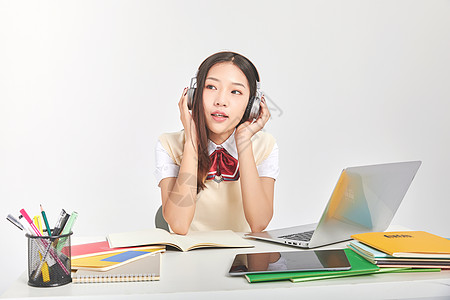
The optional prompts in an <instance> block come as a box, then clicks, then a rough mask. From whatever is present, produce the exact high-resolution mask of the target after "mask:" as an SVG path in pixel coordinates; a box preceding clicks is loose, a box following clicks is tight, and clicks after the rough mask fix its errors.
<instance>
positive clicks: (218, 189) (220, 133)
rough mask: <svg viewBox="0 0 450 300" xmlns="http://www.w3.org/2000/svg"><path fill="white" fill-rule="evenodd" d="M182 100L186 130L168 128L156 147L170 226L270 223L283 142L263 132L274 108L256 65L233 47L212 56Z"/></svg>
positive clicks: (181, 230)
mask: <svg viewBox="0 0 450 300" xmlns="http://www.w3.org/2000/svg"><path fill="white" fill-rule="evenodd" d="M178 106H179V109H180V118H181V122H182V123H183V127H184V130H183V131H180V132H176V133H168V134H163V135H162V136H160V138H159V142H158V144H157V147H156V172H155V175H156V177H157V180H158V182H159V186H160V188H161V197H162V208H163V215H164V218H165V219H166V221H167V223H168V224H169V226H170V228H171V229H172V230H173V232H175V233H178V234H186V233H187V232H188V231H189V230H223V229H231V230H234V231H241V232H248V231H252V232H258V231H262V230H264V229H265V228H266V227H267V225H268V224H269V222H270V220H271V218H272V215H273V195H274V185H275V179H276V177H277V176H278V172H279V170H278V147H277V145H276V143H275V139H274V138H273V137H272V136H271V135H270V134H268V133H265V132H262V131H261V129H262V128H263V127H264V125H265V124H266V123H267V121H268V120H269V118H270V113H269V110H268V108H267V105H266V103H265V100H264V96H261V95H260V91H259V75H258V71H257V70H256V68H255V66H254V65H253V64H252V63H251V62H250V60H248V59H247V58H245V57H244V56H242V55H240V54H237V53H234V52H219V53H216V54H213V55H211V56H210V57H208V58H207V59H206V60H205V61H203V63H202V64H201V65H200V67H199V69H198V71H197V75H196V77H195V78H193V83H192V82H191V87H190V88H189V89H188V88H185V89H184V91H183V93H182V96H181V99H180V101H179V103H178ZM190 110H191V112H190ZM255 111H256V113H255ZM249 115H250V116H249ZM252 115H253V118H252Z"/></svg>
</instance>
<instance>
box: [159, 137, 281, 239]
mask: <svg viewBox="0 0 450 300" xmlns="http://www.w3.org/2000/svg"><path fill="white" fill-rule="evenodd" d="M159 140H160V142H161V144H162V146H163V147H164V149H165V150H166V151H167V152H168V154H169V156H170V157H171V158H172V160H173V161H174V162H175V163H176V164H177V165H178V166H179V165H180V164H181V159H182V157H183V149H184V142H185V136H184V131H179V132H175V133H166V134H163V135H161V136H160V137H159ZM274 145H275V139H274V138H273V136H272V135H270V134H269V133H266V132H261V131H260V132H258V133H256V134H255V135H254V136H253V138H252V147H253V156H254V157H255V163H256V165H259V164H260V163H261V162H262V161H263V160H264V159H266V158H267V157H268V156H269V155H270V153H271V152H272V149H273V146H274ZM205 184H206V188H205V189H203V190H202V191H201V192H200V193H199V194H198V195H197V202H196V207H195V214H194V219H193V220H192V223H191V226H190V229H189V230H191V231H200V230H201V231H206V230H225V229H230V230H233V231H236V232H249V231H250V226H249V225H248V223H247V220H246V219H245V215H244V208H243V205H242V194H241V181H240V179H239V180H237V181H222V182H220V183H217V182H215V181H213V180H207V181H206V183H205Z"/></svg>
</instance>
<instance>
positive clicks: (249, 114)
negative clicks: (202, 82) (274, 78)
mask: <svg viewBox="0 0 450 300" xmlns="http://www.w3.org/2000/svg"><path fill="white" fill-rule="evenodd" d="M260 87H261V84H260V82H259V81H256V94H255V95H254V96H252V97H250V99H249V100H248V104H247V108H246V109H245V112H244V116H243V117H242V120H241V122H239V124H241V123H243V122H245V121H253V120H254V119H257V118H258V117H259V112H260V109H261V97H262V92H261V90H260ZM196 89H197V75H195V77H192V79H191V84H190V85H189V89H188V91H187V97H188V100H187V105H188V108H189V109H190V110H192V108H193V107H194V93H195V90H196Z"/></svg>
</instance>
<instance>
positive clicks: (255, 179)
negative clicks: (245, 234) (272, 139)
mask: <svg viewBox="0 0 450 300" xmlns="http://www.w3.org/2000/svg"><path fill="white" fill-rule="evenodd" d="M269 118H270V112H269V110H268V108H267V106H266V104H265V102H264V100H263V101H261V115H260V116H259V118H258V120H256V121H255V122H254V123H250V122H245V123H243V124H242V125H240V126H239V127H238V129H237V130H236V146H237V150H238V155H239V172H240V180H241V191H242V202H243V205H244V214H245V218H246V220H247V222H248V224H249V225H250V229H251V230H252V232H260V231H263V230H264V229H265V228H266V227H267V225H269V222H270V220H271V219H272V216H273V194H274V186H275V179H273V178H269V177H259V174H258V170H257V168H256V163H255V159H254V156H253V148H252V142H251V137H252V136H253V135H254V134H255V133H256V132H258V131H260V130H261V129H262V128H263V127H264V125H265V124H266V123H267V121H268V120H269Z"/></svg>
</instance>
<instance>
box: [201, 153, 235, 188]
mask: <svg viewBox="0 0 450 300" xmlns="http://www.w3.org/2000/svg"><path fill="white" fill-rule="evenodd" d="M209 157H210V159H211V168H210V169H209V172H208V176H207V177H206V179H207V180H208V179H213V180H214V181H216V182H221V181H223V180H225V181H235V180H238V179H239V162H238V160H237V159H236V158H234V157H233V156H231V155H230V153H228V152H227V150H225V149H224V148H220V149H216V151H214V152H213V153H212V154H211V155H210V156H209Z"/></svg>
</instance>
